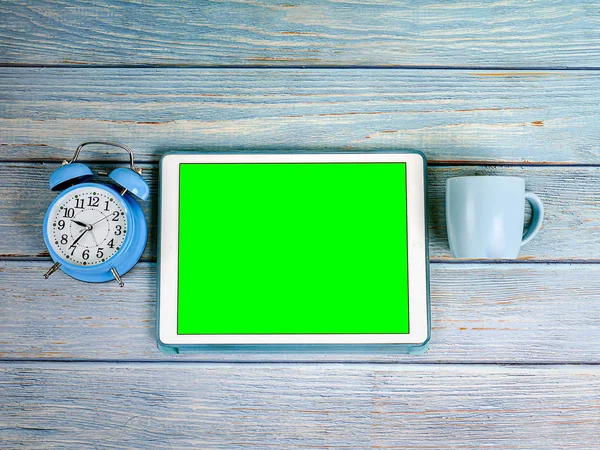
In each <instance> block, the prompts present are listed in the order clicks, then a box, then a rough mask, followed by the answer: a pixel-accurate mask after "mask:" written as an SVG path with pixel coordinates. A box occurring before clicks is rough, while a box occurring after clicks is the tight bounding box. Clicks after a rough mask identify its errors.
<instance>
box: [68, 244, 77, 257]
mask: <svg viewBox="0 0 600 450" xmlns="http://www.w3.org/2000/svg"><path fill="white" fill-rule="evenodd" d="M76 248H77V246H76V245H71V246H70V247H69V250H71V256H73V254H74V253H75V249H76Z"/></svg>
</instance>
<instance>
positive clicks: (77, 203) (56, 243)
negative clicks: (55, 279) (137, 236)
mask: <svg viewBox="0 0 600 450" xmlns="http://www.w3.org/2000/svg"><path fill="white" fill-rule="evenodd" d="M47 227H48V229H47V234H48V239H49V241H50V245H51V246H52V248H53V249H54V251H55V252H56V253H57V254H58V255H60V256H61V257H62V258H63V259H65V260H67V261H68V262H70V263H72V264H76V265H79V266H93V265H96V264H101V263H103V262H105V261H108V260H109V259H110V258H112V257H113V256H115V254H116V253H117V252H118V251H119V249H120V248H121V246H122V245H123V242H124V241H125V235H126V233H127V215H126V214H125V208H124V206H123V203H122V200H121V199H120V198H119V196H118V195H117V194H114V193H112V192H111V191H108V190H105V189H102V188H99V187H89V186H86V187H81V188H79V189H74V190H72V191H70V192H69V193H67V194H65V195H64V196H63V197H62V198H61V199H59V200H58V201H57V202H56V203H55V204H54V207H53V208H52V211H51V212H50V217H49V220H48V224H47Z"/></svg>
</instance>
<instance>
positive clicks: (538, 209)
mask: <svg viewBox="0 0 600 450" xmlns="http://www.w3.org/2000/svg"><path fill="white" fill-rule="evenodd" d="M525 200H527V201H528V202H529V204H530V205H531V209H532V210H533V215H532V217H531V225H529V229H528V230H527V231H526V232H525V233H524V234H523V240H522V241H521V245H522V246H523V245H525V244H527V243H528V242H529V241H530V240H532V239H533V237H534V236H535V235H536V234H537V232H538V231H540V228H541V227H542V221H543V220H544V205H543V204H542V201H541V200H540V198H539V197H538V196H537V195H535V194H534V193H533V192H525Z"/></svg>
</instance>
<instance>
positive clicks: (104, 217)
mask: <svg viewBox="0 0 600 450" xmlns="http://www.w3.org/2000/svg"><path fill="white" fill-rule="evenodd" d="M110 214H112V213H110ZM110 214H107V215H105V216H102V219H100V220H96V221H95V222H94V223H93V224H92V226H94V225H96V224H97V223H98V222H102V221H103V220H104V219H108V217H109V216H110Z"/></svg>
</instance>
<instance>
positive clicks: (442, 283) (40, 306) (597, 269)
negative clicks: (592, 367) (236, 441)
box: [0, 261, 600, 371]
mask: <svg viewBox="0 0 600 450" xmlns="http://www.w3.org/2000/svg"><path fill="white" fill-rule="evenodd" d="M49 266H50V263H49V262H30V261H5V262H0V281H1V282H0V359H10V360H21V359H26V360H36V359H51V360H83V361H90V360H111V361H119V360H126V361H131V360H136V361H164V360H168V361H182V360H188V361H197V362H202V361H204V362H206V361H255V362H277V361H279V362H281V361H294V362H301V361H304V362H323V361H333V362H351V361H355V362H396V363H397V362H403V363H416V364H419V363H438V362H440V363H441V362H444V363H459V364H465V363H550V362H551V363H571V364H581V363H595V364H598V363H600V327H598V322H599V321H600V308H599V307H598V305H599V304H600V264H576V265H568V264H495V263H487V264H433V265H432V267H431V305H432V312H431V316H432V338H431V342H430V350H429V352H428V353H427V354H425V355H418V356H417V355H412V356H407V355H397V354H393V353H370V354H369V353H367V354H363V355H356V354H351V355H344V354H333V355H328V354H294V353H283V354H268V353H262V354H240V353H198V354H186V355H179V356H175V357H172V356H167V355H164V354H162V353H160V352H159V351H158V349H157V348H156V339H155V334H154V330H155V320H154V319H155V299H156V267H155V264H150V263H140V264H138V265H137V266H136V267H135V268H134V269H133V270H132V271H131V272H130V273H128V274H127V275H126V276H125V277H124V281H125V287H123V288H119V286H118V285H117V284H116V283H107V284H99V285H98V284H84V283H80V282H77V281H75V280H73V279H71V278H69V277H67V276H66V275H64V274H63V273H61V272H57V273H56V274H54V275H52V277H50V279H49V280H43V279H42V274H43V273H44V272H45V271H46V270H47V268H48V267H49ZM173 370H174V371H177V369H176V368H174V369H173ZM340 370H344V369H342V368H341V367H340Z"/></svg>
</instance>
